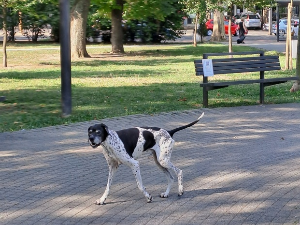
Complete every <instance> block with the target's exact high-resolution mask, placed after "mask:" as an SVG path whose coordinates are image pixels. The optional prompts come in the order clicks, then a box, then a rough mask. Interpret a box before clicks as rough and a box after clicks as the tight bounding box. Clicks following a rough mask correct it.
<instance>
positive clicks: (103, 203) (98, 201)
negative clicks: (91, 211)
mask: <svg viewBox="0 0 300 225" xmlns="http://www.w3.org/2000/svg"><path fill="white" fill-rule="evenodd" d="M104 201H105V200H101V199H97V201H96V202H95V204H96V205H105V202H104Z"/></svg>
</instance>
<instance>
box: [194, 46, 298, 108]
mask: <svg viewBox="0 0 300 225" xmlns="http://www.w3.org/2000/svg"><path fill="white" fill-rule="evenodd" d="M230 55H232V56H235V55H238V56H241V57H235V58H229V56H230ZM211 56H217V57H218V58H214V59H212V65H213V73H214V76H215V75H218V74H233V73H241V74H242V73H246V72H259V79H250V80H235V81H224V82H223V81H215V80H213V81H211V82H210V81H209V80H208V78H209V77H207V76H204V72H203V64H202V59H200V60H195V61H194V63H195V70H196V75H197V76H203V83H201V84H200V87H203V106H204V107H208V91H210V90H214V89H220V88H225V87H228V86H230V85H239V84H253V83H259V84H260V103H261V104H263V103H264V88H265V87H266V86H271V85H275V84H280V83H284V82H287V81H289V80H297V79H298V77H296V76H295V77H276V78H267V79H266V78H265V71H274V70H281V67H280V63H279V57H278V56H265V55H264V52H263V51H256V52H231V53H206V54H203V59H208V57H211Z"/></svg>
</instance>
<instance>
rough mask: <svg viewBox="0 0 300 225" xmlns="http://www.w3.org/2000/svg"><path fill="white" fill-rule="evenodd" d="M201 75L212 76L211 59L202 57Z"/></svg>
mask: <svg viewBox="0 0 300 225" xmlns="http://www.w3.org/2000/svg"><path fill="white" fill-rule="evenodd" d="M202 65H203V75H204V76H205V77H212V76H213V75H214V67H213V63H212V60H211V59H202Z"/></svg>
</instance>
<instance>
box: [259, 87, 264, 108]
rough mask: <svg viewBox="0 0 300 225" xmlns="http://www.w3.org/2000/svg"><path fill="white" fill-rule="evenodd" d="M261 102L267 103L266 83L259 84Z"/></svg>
mask: <svg viewBox="0 0 300 225" xmlns="http://www.w3.org/2000/svg"><path fill="white" fill-rule="evenodd" d="M259 89H260V90H259V93H260V94H259V103H260V104H264V103H265V85H264V84H263V83H261V84H260V85H259Z"/></svg>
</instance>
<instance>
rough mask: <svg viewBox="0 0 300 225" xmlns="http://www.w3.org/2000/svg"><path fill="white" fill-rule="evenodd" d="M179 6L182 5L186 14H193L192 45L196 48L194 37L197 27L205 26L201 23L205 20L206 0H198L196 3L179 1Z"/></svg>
mask: <svg viewBox="0 0 300 225" xmlns="http://www.w3.org/2000/svg"><path fill="white" fill-rule="evenodd" d="M180 4H182V5H183V10H184V11H185V12H187V13H189V14H195V21H194V23H195V28H194V37H193V44H194V46H195V47H196V46H197V39H196V35H197V29H198V25H199V24H202V25H203V26H205V24H204V23H203V21H204V20H205V17H206V12H207V5H206V0H198V1H195V0H181V1H180ZM198 21H199V22H198ZM200 29H201V28H200Z"/></svg>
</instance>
